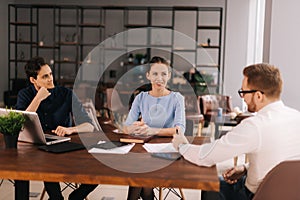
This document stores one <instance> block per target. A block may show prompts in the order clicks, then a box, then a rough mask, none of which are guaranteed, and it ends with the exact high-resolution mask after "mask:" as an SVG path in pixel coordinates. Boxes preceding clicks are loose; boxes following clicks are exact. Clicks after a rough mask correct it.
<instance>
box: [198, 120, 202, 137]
mask: <svg viewBox="0 0 300 200" xmlns="http://www.w3.org/2000/svg"><path fill="white" fill-rule="evenodd" d="M202 127H203V126H202V122H199V123H198V132H197V136H202Z"/></svg>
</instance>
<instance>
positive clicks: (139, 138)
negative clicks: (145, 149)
mask: <svg viewBox="0 0 300 200" xmlns="http://www.w3.org/2000/svg"><path fill="white" fill-rule="evenodd" d="M153 137H154V135H136V134H135V135H134V134H128V135H126V134H124V135H122V137H121V138H120V142H125V143H146V142H149V141H150V140H151V139H152V138H153Z"/></svg>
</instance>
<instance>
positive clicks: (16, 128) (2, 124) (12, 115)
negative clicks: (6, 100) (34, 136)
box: [0, 110, 26, 148]
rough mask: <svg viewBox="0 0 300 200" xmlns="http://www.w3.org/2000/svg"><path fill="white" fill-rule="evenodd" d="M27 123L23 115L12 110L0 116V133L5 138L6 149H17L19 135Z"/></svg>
mask: <svg viewBox="0 0 300 200" xmlns="http://www.w3.org/2000/svg"><path fill="white" fill-rule="evenodd" d="M25 121H26V119H25V116H24V115H23V114H22V113H19V112H15V111H12V110H11V111H9V112H8V113H7V114H4V115H1V116H0V133H2V134H3V136H4V141H5V146H6V148H17V142H18V137H19V133H20V131H21V130H22V128H23V125H24V123H25Z"/></svg>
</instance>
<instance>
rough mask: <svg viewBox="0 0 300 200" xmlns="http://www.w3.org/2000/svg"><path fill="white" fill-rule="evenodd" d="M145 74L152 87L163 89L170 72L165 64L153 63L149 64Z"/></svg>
mask: <svg viewBox="0 0 300 200" xmlns="http://www.w3.org/2000/svg"><path fill="white" fill-rule="evenodd" d="M146 76H147V79H148V80H150V82H151V84H152V89H163V88H166V86H167V83H168V80H169V79H170V77H171V73H170V72H169V67H168V66H167V65H165V64H162V63H154V64H152V65H151V68H150V71H149V72H147V74H146Z"/></svg>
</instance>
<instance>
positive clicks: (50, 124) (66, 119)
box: [16, 85, 92, 131]
mask: <svg viewBox="0 0 300 200" xmlns="http://www.w3.org/2000/svg"><path fill="white" fill-rule="evenodd" d="M48 90H49V92H50V93H51V95H50V96H48V97H47V98H46V99H45V100H43V101H42V102H41V103H40V105H39V107H38V109H37V111H36V112H37V114H38V116H39V119H40V121H41V125H42V128H43V130H44V131H47V130H55V129H56V128H57V126H64V127H71V126H72V116H73V117H74V121H75V124H77V125H78V124H82V123H85V122H89V123H91V124H92V120H91V119H90V118H89V116H88V114H87V113H86V111H85V110H84V108H83V107H82V104H81V102H80V101H79V99H78V97H77V96H76V95H75V94H74V93H73V92H72V90H70V89H68V88H65V87H60V86H56V87H55V88H53V89H48ZM36 93H37V91H36V89H35V88H34V86H33V85H30V86H29V87H27V88H24V89H22V90H20V91H19V93H18V98H17V104H16V109H18V110H26V109H27V107H28V106H29V105H30V103H31V102H32V100H33V98H34V97H35V95H36Z"/></svg>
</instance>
